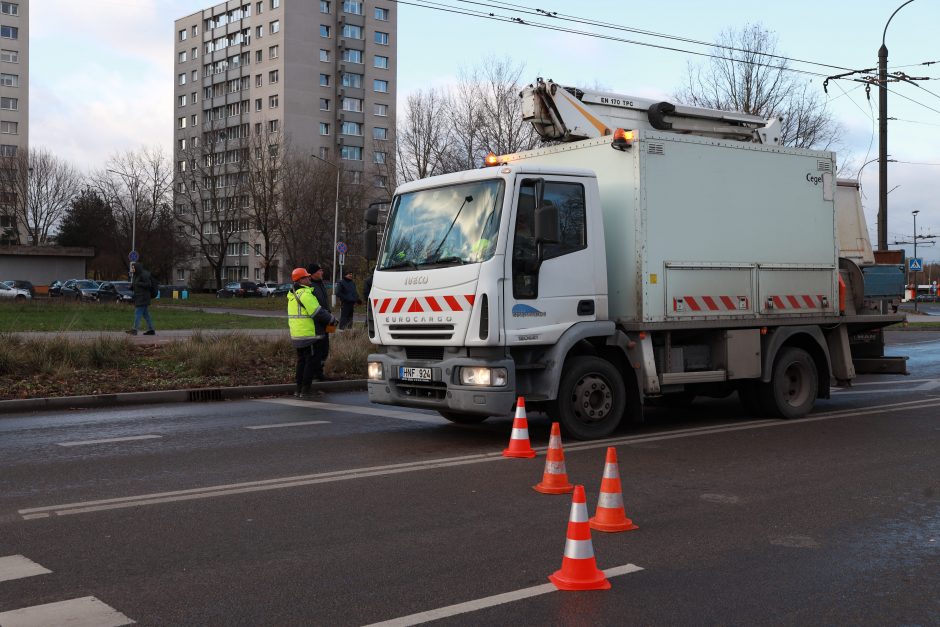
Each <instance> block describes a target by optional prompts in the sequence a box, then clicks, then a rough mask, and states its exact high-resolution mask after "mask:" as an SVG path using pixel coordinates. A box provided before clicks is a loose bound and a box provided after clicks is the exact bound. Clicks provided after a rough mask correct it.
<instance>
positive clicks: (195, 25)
mask: <svg viewBox="0 0 940 627" xmlns="http://www.w3.org/2000/svg"><path fill="white" fill-rule="evenodd" d="M198 34H199V25H198V24H193V37H195V36H196V35H198Z"/></svg>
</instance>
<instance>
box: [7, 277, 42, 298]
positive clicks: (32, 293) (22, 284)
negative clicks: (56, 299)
mask: <svg viewBox="0 0 940 627" xmlns="http://www.w3.org/2000/svg"><path fill="white" fill-rule="evenodd" d="M4 283H5V284H6V286H7V287H13V288H16V289H18V290H26V291H27V292H29V297H30V298H36V288H35V287H34V286H33V284H32V283H30V282H29V281H19V280H13V281H4Z"/></svg>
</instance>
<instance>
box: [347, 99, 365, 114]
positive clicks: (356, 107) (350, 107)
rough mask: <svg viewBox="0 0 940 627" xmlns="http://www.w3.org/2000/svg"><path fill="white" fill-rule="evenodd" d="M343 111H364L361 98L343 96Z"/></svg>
mask: <svg viewBox="0 0 940 627" xmlns="http://www.w3.org/2000/svg"><path fill="white" fill-rule="evenodd" d="M343 111H357V112H362V100H360V99H359V98H343Z"/></svg>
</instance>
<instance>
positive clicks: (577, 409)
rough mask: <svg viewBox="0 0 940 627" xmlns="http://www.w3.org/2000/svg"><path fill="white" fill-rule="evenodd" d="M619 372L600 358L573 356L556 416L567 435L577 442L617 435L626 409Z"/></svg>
mask: <svg viewBox="0 0 940 627" xmlns="http://www.w3.org/2000/svg"><path fill="white" fill-rule="evenodd" d="M626 397H627V393H626V388H625V386H624V384H623V379H622V378H621V376H620V372H618V371H617V369H616V368H615V367H614V366H613V364H611V363H610V362H609V361H605V360H603V359H601V358H600V357H593V356H579V357H572V358H570V359H568V360H567V361H566V362H565V372H564V374H563V375H562V377H561V382H560V383H559V384H558V398H557V400H556V401H555V402H554V405H553V412H552V413H553V414H554V415H555V417H557V418H558V421H559V422H561V426H562V428H563V429H564V430H565V432H566V433H567V434H568V435H570V436H571V437H574V438H576V439H578V440H594V439H597V438H603V437H606V436H608V435H610V434H611V433H613V432H614V429H616V428H617V426H618V425H619V424H620V421H621V419H622V418H623V414H624V410H625V408H626V404H627V401H626Z"/></svg>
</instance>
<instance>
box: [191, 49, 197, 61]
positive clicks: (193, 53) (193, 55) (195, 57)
mask: <svg viewBox="0 0 940 627" xmlns="http://www.w3.org/2000/svg"><path fill="white" fill-rule="evenodd" d="M189 53H190V54H189V56H190V57H191V58H192V59H193V61H195V60H196V59H198V58H199V48H193V49H192V50H190V51H189Z"/></svg>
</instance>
